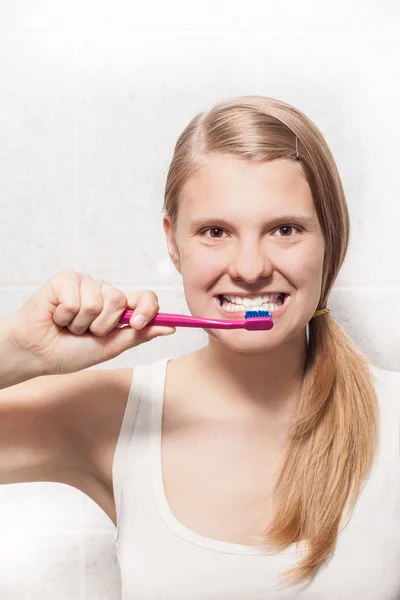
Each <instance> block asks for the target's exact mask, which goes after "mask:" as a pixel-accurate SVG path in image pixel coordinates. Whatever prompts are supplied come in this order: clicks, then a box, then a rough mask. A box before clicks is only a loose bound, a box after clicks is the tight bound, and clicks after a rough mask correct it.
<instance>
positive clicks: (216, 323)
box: [119, 309, 274, 331]
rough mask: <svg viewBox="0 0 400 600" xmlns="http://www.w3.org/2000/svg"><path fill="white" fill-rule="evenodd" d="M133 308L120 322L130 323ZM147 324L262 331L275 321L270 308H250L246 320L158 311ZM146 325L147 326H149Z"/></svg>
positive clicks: (126, 312) (123, 314) (269, 327)
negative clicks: (206, 317) (208, 317)
mask: <svg viewBox="0 0 400 600" xmlns="http://www.w3.org/2000/svg"><path fill="white" fill-rule="evenodd" d="M133 312H134V311H133V310H131V309H128V310H126V311H124V312H123V313H122V316H121V318H120V320H119V323H121V324H122V325H129V320H130V318H131V316H132V314H133ZM147 325H164V326H167V327H168V326H169V327H201V328H203V329H205V328H209V329H247V330H249V331H260V330H267V329H272V327H273V326H274V322H273V320H272V314H271V313H270V312H269V311H268V310H248V311H246V313H245V315H244V320H243V321H239V320H233V319H232V320H229V319H205V318H203V317H192V316H191V315H176V314H170V313H160V312H159V313H157V314H156V316H155V317H154V318H153V319H152V320H151V321H149V322H148V323H147ZM147 325H146V327H147Z"/></svg>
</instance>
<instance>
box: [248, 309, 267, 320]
mask: <svg viewBox="0 0 400 600" xmlns="http://www.w3.org/2000/svg"><path fill="white" fill-rule="evenodd" d="M254 317H271V318H272V313H270V312H269V310H246V312H245V313H244V318H245V319H250V318H251V319H253V318H254Z"/></svg>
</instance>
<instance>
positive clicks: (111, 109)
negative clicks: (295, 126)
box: [0, 0, 400, 600]
mask: <svg viewBox="0 0 400 600" xmlns="http://www.w3.org/2000/svg"><path fill="white" fill-rule="evenodd" d="M399 7H400V5H399V3H398V2H397V0H380V1H379V2H378V1H377V0H363V1H362V0H353V2H348V1H347V0H336V2H335V3H334V4H333V3H323V2H317V1H316V0H301V1H297V0H296V1H295V0H287V1H286V2H276V1H272V0H262V1H261V0H260V1H255V0H249V1H247V2H246V3H245V5H243V3H242V2H239V1H238V0H229V1H228V0H220V1H217V2H215V1H212V0H202V2H189V1H187V0H186V1H185V2H183V1H180V2H177V1H176V0H175V1H172V0H169V2H162V1H159V2H155V1H153V2H146V3H134V2H128V1H122V0H114V1H113V2H110V1H106V2H104V1H103V2H100V1H97V2H94V1H89V0H86V1H85V0H80V1H78V0H70V1H69V2H68V3H64V2H60V1H59V0H58V1H55V0H52V1H50V0H37V1H36V2H30V1H29V0H13V2H9V1H7V0H0V81H1V93H0V139H1V143H0V189H1V193H0V317H6V316H7V315H8V314H10V313H11V312H12V311H13V310H14V309H15V308H16V307H18V306H19V305H20V304H21V303H22V301H23V300H24V299H26V298H27V297H28V296H29V295H30V294H31V293H32V292H33V291H34V290H35V289H36V287H37V286H38V285H40V284H41V283H42V282H43V281H45V280H46V279H47V278H48V277H50V276H51V275H52V274H53V273H55V272H57V271H59V270H61V269H64V268H73V269H77V270H82V271H86V272H88V273H90V274H91V275H92V276H93V277H99V278H104V279H108V280H109V281H112V282H113V283H114V284H115V285H117V286H118V287H120V288H121V289H122V290H126V291H128V290H130V289H132V288H135V287H136V288H141V287H150V288H151V289H154V290H155V291H156V292H157V294H158V295H159V299H160V306H161V310H162V311H165V312H187V307H186V304H185V300H184V297H183V293H182V290H181V285H180V284H181V282H180V278H179V276H178V275H177V274H176V273H175V272H174V270H173V269H171V268H169V258H168V255H167V251H166V245H165V240H164V234H163V231H162V226H161V220H162V212H161V211H162V195H163V186H164V183H165V176H166V172H167V169H168V165H169V161H170V158H171V155H172V150H173V145H174V143H175V141H176V138H177V136H178V135H179V133H180V132H181V130H182V129H183V128H184V126H185V125H186V124H187V122H188V121H189V120H190V119H191V118H192V116H194V114H196V113H197V112H199V111H201V110H205V109H207V108H209V107H210V106H212V105H213V104H214V103H215V102H216V101H218V100H220V99H221V98H225V97H228V96H232V95H242V94H243V95H244V94H265V95H268V96H273V97H276V98H281V99H282V100H285V101H287V102H289V103H292V104H294V105H295V106H297V107H298V108H300V109H301V110H303V111H304V112H305V113H306V114H308V115H309V116H310V117H311V118H312V119H313V120H314V121H315V122H316V123H317V125H318V126H319V127H320V129H321V130H322V132H323V133H324V135H325V136H326V139H327V141H328V143H329V144H330V146H331V148H332V151H333V152H334V155H335V157H336V160H337V163H338V166H339V170H340V172H341V175H342V179H343V183H344V186H345V190H346V193H347V199H348V204H349V210H350V213H351V219H352V234H351V244H350V249H349V253H348V256H347V259H346V262H345V264H344V266H343V268H342V271H341V273H340V276H339V278H338V280H337V284H336V286H335V289H334V291H333V292H332V295H331V298H330V307H331V309H332V314H333V316H334V317H335V318H336V319H337V320H338V321H339V322H340V323H341V324H342V326H343V327H344V329H345V330H346V331H347V332H348V333H349V335H350V336H351V337H352V339H353V340H354V341H355V343H356V344H357V345H358V346H359V348H360V349H361V350H362V351H364V352H365V353H366V354H367V355H368V356H369V357H370V358H371V359H372V360H373V362H375V364H377V365H378V366H381V367H383V368H387V369H391V370H400V327H399V325H398V321H397V313H398V306H399V304H400V250H399V243H400V235H399V226H398V223H399V221H400V203H399V197H400V181H399V177H398V161H399V144H400V116H399V114H400V113H399V110H398V106H399V101H400V90H399V78H398V70H399V69H398V58H397V57H398V55H399V51H400V36H399V29H400V8H399ZM205 341H206V336H205V334H204V332H201V331H198V330H183V329H182V330H179V329H178V330H177V333H176V334H175V335H174V336H171V337H167V338H159V339H156V340H154V341H153V342H151V344H145V345H144V346H141V347H139V348H136V349H134V350H131V351H129V352H126V353H125V354H123V355H122V356H120V357H118V358H116V359H114V360H113V361H110V362H109V363H107V364H105V365H104V364H103V365H98V366H97V367H96V368H109V367H113V366H130V365H132V364H143V363H148V362H151V361H153V360H157V359H158V358H161V357H162V356H166V355H170V356H178V355H181V354H184V353H186V352H190V351H191V350H193V349H194V348H196V347H199V346H200V345H203V343H204V342H205ZM0 502H1V504H0V506H1V510H0V531H1V538H0V598H1V599H2V600H3V599H4V600H17V599H18V600H26V599H27V598H29V600H39V599H40V600H42V599H43V600H47V599H50V598H51V599H54V598H57V600H64V599H65V600H67V599H68V600H78V599H79V600H89V599H91V598H93V599H96V600H102V598H104V599H106V598H107V600H111V599H115V600H117V599H118V598H120V580H119V571H118V565H117V561H116V556H115V550H114V548H113V544H112V536H113V532H114V526H113V525H112V523H111V522H110V520H109V519H108V517H106V516H105V515H104V513H103V512H102V511H101V509H100V508H99V507H98V506H97V505H95V504H94V502H93V501H92V500H91V499H90V498H88V497H86V496H84V495H83V494H81V493H80V492H78V491H77V490H75V489H74V488H70V487H69V486H62V485H59V484H51V483H37V484H21V485H13V486H2V488H0Z"/></svg>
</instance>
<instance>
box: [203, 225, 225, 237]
mask: <svg viewBox="0 0 400 600" xmlns="http://www.w3.org/2000/svg"><path fill="white" fill-rule="evenodd" d="M206 231H210V232H212V233H215V232H217V233H218V232H222V233H223V229H220V228H219V227H207V229H203V231H202V232H201V233H202V234H205V233H206ZM207 237H211V238H212V239H214V240H215V239H219V238H220V237H221V236H220V235H216V236H214V235H211V236H207Z"/></svg>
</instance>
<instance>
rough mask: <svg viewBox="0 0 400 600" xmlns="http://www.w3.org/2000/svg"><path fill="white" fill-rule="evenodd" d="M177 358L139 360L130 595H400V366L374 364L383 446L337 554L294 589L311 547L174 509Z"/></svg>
mask: <svg viewBox="0 0 400 600" xmlns="http://www.w3.org/2000/svg"><path fill="white" fill-rule="evenodd" d="M168 360H169V359H167V358H163V359H162V360H159V361H157V362H155V363H153V364H151V365H147V366H136V367H135V372H134V377H133V380H132V385H131V389H130V392H129V398H128V401H127V405H126V409H125V414H124V417H123V421H122V426H121V431H120V434H119V438H118V442H117V446H116V450H115V456H114V462H113V487H114V495H115V502H116V511H117V532H116V536H115V543H116V545H117V552H118V560H119V565H120V570H121V582H122V598H123V600H293V599H294V598H296V599H297V598H301V599H302V600H400V449H399V448H400V446H399V441H400V435H399V434H400V373H398V372H392V371H384V370H382V369H378V368H377V367H372V368H371V373H372V377H373V381H374V384H375V388H376V390H377V394H378V401H379V443H378V450H377V454H376V456H375V460H374V464H373V467H372V470H371V472H370V475H369V477H368V479H367V481H366V483H365V485H364V487H363V488H362V491H361V493H360V494H359V496H358V499H357V502H356V505H355V507H354V508H353V510H352V511H351V513H350V515H347V516H346V519H344V518H343V520H342V523H341V526H340V531H339V535H338V540H337V544H336V548H335V551H334V555H333V557H332V558H331V559H330V560H329V561H328V562H327V563H325V564H324V565H323V566H322V568H321V569H320V570H319V571H318V573H317V575H316V576H315V578H314V579H313V581H312V582H311V583H309V582H308V583H303V584H298V585H296V586H292V587H286V588H284V587H282V586H281V585H279V581H280V580H279V577H280V576H281V575H282V573H283V571H286V570H287V569H288V568H290V567H291V566H293V565H294V564H295V563H296V562H297V561H298V560H299V559H300V558H301V556H302V554H300V552H303V551H304V550H305V546H303V547H302V546H301V545H300V548H299V549H296V546H295V545H293V546H291V547H290V548H288V549H287V550H285V551H283V552H279V553H275V554H269V555H265V554H263V551H262V549H260V548H259V547H256V546H246V545H240V544H236V543H231V542H223V541H217V540H214V539H210V538H207V537H203V536H201V535H199V534H197V533H195V532H194V531H192V530H190V529H188V528H187V527H185V526H184V525H183V524H181V523H180V522H179V521H178V520H177V519H176V518H175V517H174V515H173V514H172V512H171V510H170V508H169V505H168V502H167V499H166V496H165V493H164V487H163V481H162V471H161V453H160V449H161V444H160V442H161V439H160V433H161V417H162V409H163V398H164V383H165V374H166V365H167V362H168ZM182 485H184V482H182ZM302 548H303V549H302Z"/></svg>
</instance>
